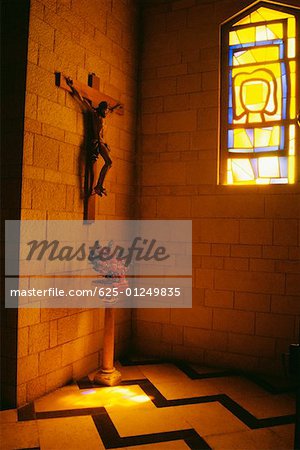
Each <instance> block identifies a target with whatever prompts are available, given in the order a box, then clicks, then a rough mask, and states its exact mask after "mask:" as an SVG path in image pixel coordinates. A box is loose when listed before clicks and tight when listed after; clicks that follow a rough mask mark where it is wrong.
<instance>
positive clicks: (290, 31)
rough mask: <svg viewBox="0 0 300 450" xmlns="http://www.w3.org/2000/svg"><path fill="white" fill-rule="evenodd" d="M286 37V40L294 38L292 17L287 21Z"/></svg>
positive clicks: (294, 28) (294, 29)
mask: <svg viewBox="0 0 300 450" xmlns="http://www.w3.org/2000/svg"><path fill="white" fill-rule="evenodd" d="M287 35H288V38H292V37H296V20H295V18H294V17H290V18H289V19H288V26H287Z"/></svg>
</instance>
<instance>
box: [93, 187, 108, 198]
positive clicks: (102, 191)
mask: <svg viewBox="0 0 300 450" xmlns="http://www.w3.org/2000/svg"><path fill="white" fill-rule="evenodd" d="M93 194H97V195H100V197H103V196H107V192H106V189H105V188H104V187H103V186H95V187H94V192H93Z"/></svg>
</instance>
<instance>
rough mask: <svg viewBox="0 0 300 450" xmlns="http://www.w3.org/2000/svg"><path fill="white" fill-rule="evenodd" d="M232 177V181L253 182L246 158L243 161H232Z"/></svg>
mask: <svg viewBox="0 0 300 450" xmlns="http://www.w3.org/2000/svg"><path fill="white" fill-rule="evenodd" d="M231 164H232V175H233V180H234V181H250V180H254V173H253V169H252V166H251V163H250V160H249V159H248V158H245V159H233V160H232V162H231Z"/></svg>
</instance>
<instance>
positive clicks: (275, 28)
mask: <svg viewBox="0 0 300 450" xmlns="http://www.w3.org/2000/svg"><path fill="white" fill-rule="evenodd" d="M288 20H290V19H288ZM268 28H269V29H270V30H271V31H272V32H273V34H274V36H276V39H282V37H283V29H282V25H281V23H269V24H268Z"/></svg>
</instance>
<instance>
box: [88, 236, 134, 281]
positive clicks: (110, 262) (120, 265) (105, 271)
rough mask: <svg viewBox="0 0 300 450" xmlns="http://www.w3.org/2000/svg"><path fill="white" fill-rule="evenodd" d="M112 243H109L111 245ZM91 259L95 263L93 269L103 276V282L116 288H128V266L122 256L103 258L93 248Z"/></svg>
mask: <svg viewBox="0 0 300 450" xmlns="http://www.w3.org/2000/svg"><path fill="white" fill-rule="evenodd" d="M111 245H112V244H111V243H109V246H111ZM99 248H100V247H99ZM89 261H90V263H91V264H92V265H93V269H94V270H95V271H96V272H98V273H99V274H100V275H101V276H102V278H103V280H101V284H105V285H110V286H111V287H114V288H120V287H122V288H126V287H127V286H128V283H127V280H126V272H127V270H128V268H127V267H126V266H125V263H124V261H123V260H122V259H121V258H115V257H113V258H105V259H101V256H100V255H99V252H97V249H96V250H93V254H90V255H89Z"/></svg>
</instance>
